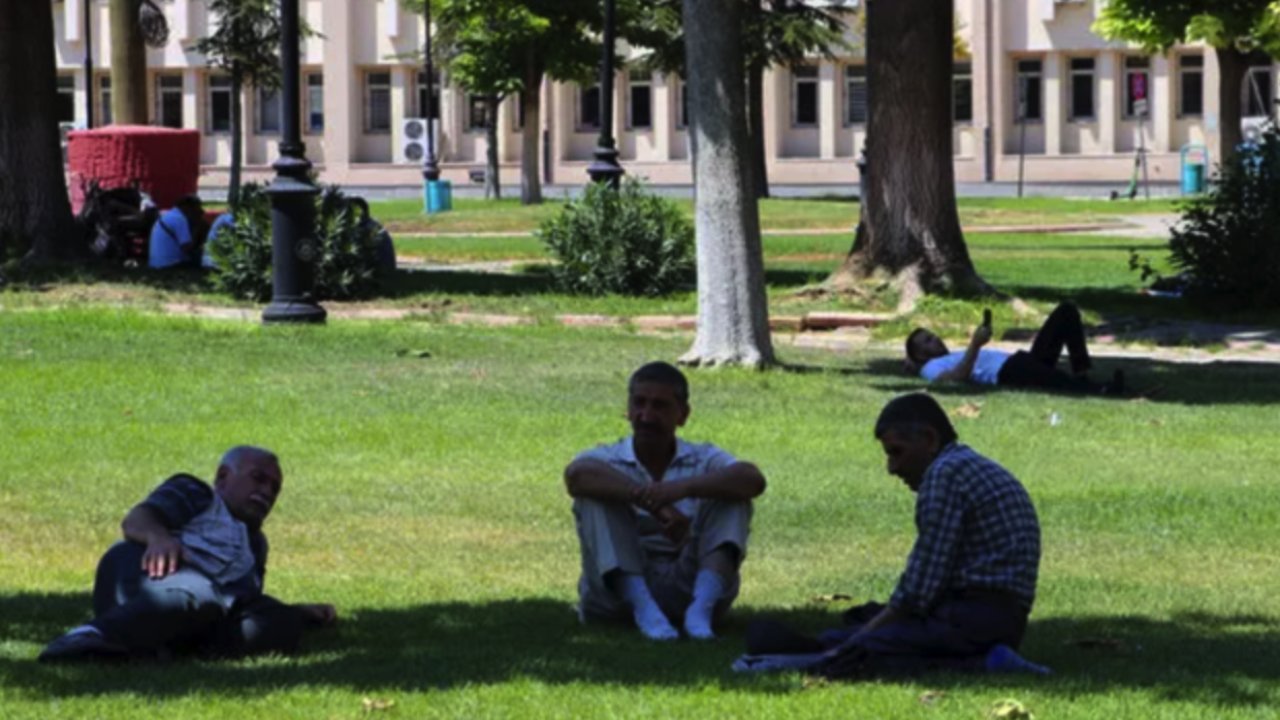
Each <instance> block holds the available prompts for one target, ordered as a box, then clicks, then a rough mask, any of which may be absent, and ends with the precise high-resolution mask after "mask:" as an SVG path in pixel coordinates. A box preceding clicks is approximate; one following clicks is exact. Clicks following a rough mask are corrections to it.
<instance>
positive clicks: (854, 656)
mask: <svg viewBox="0 0 1280 720" xmlns="http://www.w3.org/2000/svg"><path fill="white" fill-rule="evenodd" d="M874 609H876V608H868V612H867V613H866V615H867V617H865V618H862V619H863V620H864V621H865V620H870V617H871V616H874V612H871V610H874ZM1026 627H1027V610H1026V609H1025V608H1024V607H1022V606H1021V605H1020V604H1019V603H1017V602H1016V601H1014V600H1012V599H1009V598H1005V597H1002V596H999V595H985V594H973V595H958V596H956V597H953V598H950V599H948V600H944V601H942V602H941V603H939V604H938V605H937V606H936V607H935V608H933V610H932V611H930V613H929V614H928V615H927V616H914V615H913V616H910V617H907V618H905V619H902V620H899V621H897V622H894V623H890V624H888V625H885V626H883V627H880V628H878V629H876V630H874V631H872V632H871V633H868V634H867V635H865V636H863V637H862V638H861V639H860V640H858V641H857V642H856V643H855V644H854V645H852V646H849V647H846V648H845V649H844V650H842V651H841V652H840V653H839V654H838V655H837V656H836V657H835V658H833V659H832V660H830V661H828V662H827V663H826V664H825V665H824V666H823V667H822V668H821V671H822V673H823V674H824V675H828V676H830V677H872V676H876V675H894V674H915V673H920V672H926V671H930V670H959V671H973V670H981V669H982V668H983V663H984V662H985V659H986V654H987V653H988V652H989V651H990V650H991V648H993V647H995V646H996V645H1008V646H1010V647H1012V648H1017V647H1018V646H1019V645H1020V644H1021V643H1022V635H1023V633H1024V632H1025V631H1026ZM860 629H861V624H860V623H859V624H855V625H853V626H851V627H848V628H845V629H842V630H840V631H837V632H835V633H831V632H829V633H824V635H823V637H822V638H821V640H822V642H823V643H824V644H828V645H836V644H839V643H840V641H842V640H844V639H845V638H847V637H851V636H852V635H854V634H855V633H857V632H858V631H859V630H860Z"/></svg>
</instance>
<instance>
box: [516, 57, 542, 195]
mask: <svg viewBox="0 0 1280 720" xmlns="http://www.w3.org/2000/svg"><path fill="white" fill-rule="evenodd" d="M530 54H532V52H531V53H530ZM520 103H521V105H522V110H523V112H524V127H523V128H521V129H520V203H521V204H523V205H537V204H539V203H541V202H542V174H541V172H542V171H541V165H540V160H541V159H542V158H541V156H540V155H539V153H538V136H539V135H541V134H542V112H541V110H542V66H541V65H540V64H539V63H538V62H537V59H536V58H529V60H528V62H527V63H526V64H525V76H524V92H522V93H520Z"/></svg>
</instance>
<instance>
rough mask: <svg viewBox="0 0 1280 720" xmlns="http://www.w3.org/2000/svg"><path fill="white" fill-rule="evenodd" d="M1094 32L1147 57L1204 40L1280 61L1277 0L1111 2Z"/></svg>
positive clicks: (1279, 7) (1279, 5)
mask: <svg viewBox="0 0 1280 720" xmlns="http://www.w3.org/2000/svg"><path fill="white" fill-rule="evenodd" d="M1094 30H1095V31H1096V32H1098V34H1100V35H1102V36H1103V37H1105V38H1109V39H1115V40H1127V41H1129V42H1132V43H1135V44H1137V45H1139V46H1140V47H1142V48H1143V49H1144V50H1146V51H1148V52H1162V51H1165V50H1168V49H1169V48H1170V47H1172V46H1174V45H1176V44H1177V43H1179V42H1195V41H1201V40H1203V41H1204V42H1205V43H1207V44H1209V45H1210V46H1212V47H1215V48H1234V49H1236V50H1239V51H1240V52H1246V53H1247V52H1252V51H1254V50H1262V51H1263V52H1266V53H1267V54H1269V55H1271V56H1272V57H1277V56H1280V2H1276V0H1109V2H1107V3H1106V4H1105V5H1103V6H1102V8H1101V11H1100V13H1099V16H1098V20H1097V22H1096V23H1094Z"/></svg>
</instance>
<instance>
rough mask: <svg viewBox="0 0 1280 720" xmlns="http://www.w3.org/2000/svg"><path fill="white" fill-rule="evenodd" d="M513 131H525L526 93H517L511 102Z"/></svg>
mask: <svg viewBox="0 0 1280 720" xmlns="http://www.w3.org/2000/svg"><path fill="white" fill-rule="evenodd" d="M511 129H512V130H514V131H516V132H519V131H521V130H524V91H523V90H522V91H520V92H518V93H516V94H515V95H514V96H513V98H512V101H511Z"/></svg>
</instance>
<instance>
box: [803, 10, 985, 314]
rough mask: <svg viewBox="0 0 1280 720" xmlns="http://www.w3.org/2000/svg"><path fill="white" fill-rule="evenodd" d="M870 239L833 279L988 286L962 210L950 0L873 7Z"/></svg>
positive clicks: (911, 288)
mask: <svg viewBox="0 0 1280 720" xmlns="http://www.w3.org/2000/svg"><path fill="white" fill-rule="evenodd" d="M866 12H867V76H868V77H867V86H868V87H867V92H868V96H869V100H870V117H869V118H868V122H867V138H868V139H867V145H868V148H867V159H868V172H867V180H866V181H865V182H864V185H863V187H864V188H865V190H866V197H863V198H862V212H863V221H864V222H865V229H866V232H865V236H864V238H863V239H862V242H861V243H860V244H858V245H856V246H855V247H854V248H853V249H852V250H851V251H850V253H849V256H848V257H847V258H846V259H845V262H844V263H843V264H842V265H841V267H840V268H839V269H838V270H836V272H835V274H833V275H832V277H831V278H830V279H829V281H828V282H829V284H831V285H833V286H835V287H840V286H842V285H845V284H846V283H851V282H856V281H857V280H859V279H862V278H864V277H867V276H869V275H872V274H875V273H878V272H885V273H888V274H889V275H891V276H894V277H897V278H898V279H899V281H900V283H901V284H902V288H901V289H902V291H903V293H904V297H907V298H911V297H914V296H915V295H916V294H917V293H918V292H921V291H923V292H950V293H959V294H973V293H979V292H990V291H991V289H990V287H989V286H988V285H987V284H986V283H985V282H983V280H982V278H980V277H979V276H978V274H977V272H976V271H975V270H974V267H973V263H972V261H971V260H970V259H969V252H968V250H967V249H966V248H965V244H964V236H963V234H962V233H961V231H960V218H959V216H958V214H957V212H956V194H955V171H954V168H953V166H952V162H953V158H952V149H951V66H952V52H953V48H954V44H953V43H954V32H955V27H954V24H953V21H952V6H951V3H948V2H937V1H936V0H892V2H890V1H889V0H871V2H868V3H867V10H866Z"/></svg>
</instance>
